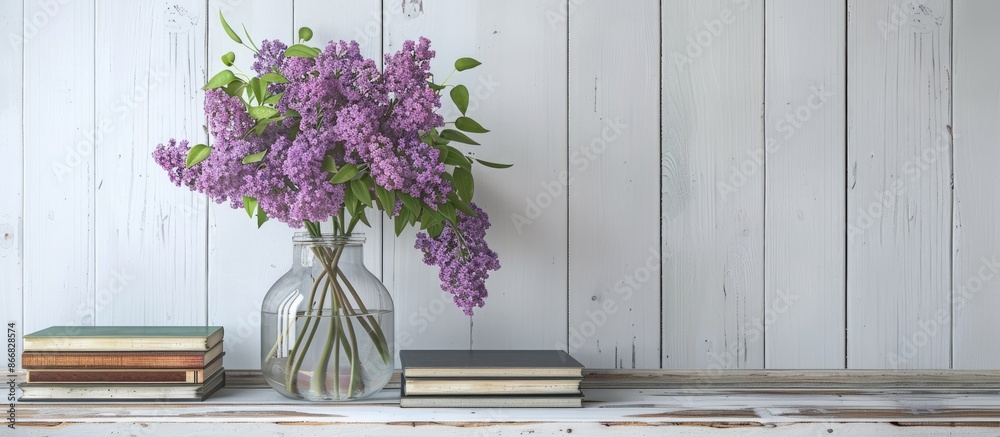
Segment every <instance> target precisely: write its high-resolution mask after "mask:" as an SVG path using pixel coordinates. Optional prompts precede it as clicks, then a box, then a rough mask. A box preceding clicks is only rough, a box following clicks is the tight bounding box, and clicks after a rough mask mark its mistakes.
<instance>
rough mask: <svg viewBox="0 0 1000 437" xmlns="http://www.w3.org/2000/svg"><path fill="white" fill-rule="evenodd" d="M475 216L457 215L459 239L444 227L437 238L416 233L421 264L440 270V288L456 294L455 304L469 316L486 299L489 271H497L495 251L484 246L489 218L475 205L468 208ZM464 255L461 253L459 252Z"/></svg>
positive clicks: (449, 229)
mask: <svg viewBox="0 0 1000 437" xmlns="http://www.w3.org/2000/svg"><path fill="white" fill-rule="evenodd" d="M469 206H470V207H471V208H472V210H473V211H475V212H476V217H472V216H467V215H465V214H463V213H461V212H459V213H458V216H459V219H458V230H459V232H460V233H461V241H460V240H459V236H458V235H456V234H455V231H454V230H452V229H451V228H450V227H447V226H446V227H445V229H444V231H442V232H441V235H439V236H438V237H437V238H431V237H430V236H429V235H427V234H425V233H423V232H421V233H418V234H417V243H416V248H417V249H420V250H422V251H423V252H424V264H427V265H436V266H438V267H440V268H441V271H440V273H439V274H438V278H439V279H441V288H443V289H444V290H445V291H447V292H449V293H451V294H453V295H455V304H456V305H458V307H459V308H462V310H463V311H465V314H468V315H470V316H471V315H472V309H473V308H474V307H482V306H483V304H484V303H485V302H484V299H486V296H487V292H486V279H487V278H489V277H490V271H491V270H498V269H499V268H500V261H499V260H498V259H497V254H496V252H494V251H492V250H490V247H489V246H488V245H487V244H486V229H488V228H489V227H490V220H489V217H488V216H487V215H486V212H484V211H483V210H482V209H480V208H479V207H478V206H476V204H474V203H473V204H470V205H469ZM463 249H464V250H465V253H464V254H463V253H461V251H462V250H463Z"/></svg>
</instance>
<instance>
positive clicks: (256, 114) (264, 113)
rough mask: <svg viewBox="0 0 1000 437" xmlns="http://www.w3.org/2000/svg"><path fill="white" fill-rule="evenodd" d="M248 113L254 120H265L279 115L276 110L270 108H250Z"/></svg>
mask: <svg viewBox="0 0 1000 437" xmlns="http://www.w3.org/2000/svg"><path fill="white" fill-rule="evenodd" d="M249 112H250V116H251V117H253V118H254V120H265V119H268V118H271V117H274V116H276V115H278V114H279V112H278V110H277V109H274V108H272V107H270V106H251V107H250V111H249Z"/></svg>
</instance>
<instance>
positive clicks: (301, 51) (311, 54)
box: [285, 44, 319, 58]
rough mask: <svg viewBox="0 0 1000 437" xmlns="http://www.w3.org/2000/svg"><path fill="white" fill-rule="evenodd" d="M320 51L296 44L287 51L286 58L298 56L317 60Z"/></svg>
mask: <svg viewBox="0 0 1000 437" xmlns="http://www.w3.org/2000/svg"><path fill="white" fill-rule="evenodd" d="M317 55H319V51H318V50H316V49H314V48H312V47H309V46H307V45H304V44H295V45H293V46H291V47H289V48H287V49H285V56H289V57H291V56H296V57H299V58H315V57H316V56H317Z"/></svg>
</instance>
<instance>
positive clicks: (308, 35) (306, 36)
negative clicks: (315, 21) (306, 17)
mask: <svg viewBox="0 0 1000 437" xmlns="http://www.w3.org/2000/svg"><path fill="white" fill-rule="evenodd" d="M312 37H313V31H312V29H310V28H308V27H303V28H301V29H299V39H301V40H302V41H309V40H311V39H312Z"/></svg>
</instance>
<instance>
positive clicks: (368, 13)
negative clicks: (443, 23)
mask: <svg viewBox="0 0 1000 437" xmlns="http://www.w3.org/2000/svg"><path fill="white" fill-rule="evenodd" d="M382 16H383V14H382V4H381V0H332V1H331V0H296V1H295V14H294V23H295V26H294V27H295V31H296V32H297V31H298V29H299V28H300V27H303V26H305V27H309V28H310V29H312V30H313V38H312V40H311V41H310V44H312V45H313V46H316V47H321V48H323V47H326V45H327V43H328V42H330V41H341V40H343V41H351V40H355V41H357V42H358V45H359V46H360V47H361V54H362V55H364V56H365V57H368V58H371V59H374V60H375V62H376V64H379V65H381V64H380V61H381V59H382ZM296 38H298V37H296ZM370 215H371V216H372V217H369V223H371V225H372V226H371V227H367V226H365V224H364V223H361V224H359V225H358V227H357V228H355V232H356V233H360V234H364V236H365V248H364V251H365V252H364V259H365V266H366V267H368V270H370V271H371V272H372V273H374V274H375V276H378V277H379V278H383V276H384V274H383V271H382V270H383V264H384V261H383V255H382V245H383V243H382V232H383V231H382V226H383V224H382V217H381V216H376V215H374V214H370ZM332 226H333V225H332V224H330V225H328V227H329V228H330V229H331V232H332ZM324 229H326V228H324Z"/></svg>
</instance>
